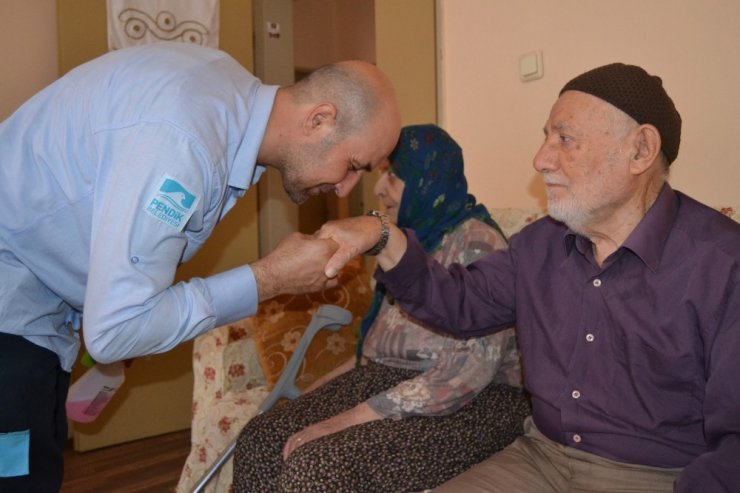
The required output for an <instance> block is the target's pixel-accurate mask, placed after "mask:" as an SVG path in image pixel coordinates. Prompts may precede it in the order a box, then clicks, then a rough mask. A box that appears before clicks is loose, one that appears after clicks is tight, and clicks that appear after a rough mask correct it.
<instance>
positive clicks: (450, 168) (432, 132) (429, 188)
mask: <svg viewBox="0 0 740 493" xmlns="http://www.w3.org/2000/svg"><path fill="white" fill-rule="evenodd" d="M388 160H389V161H390V165H391V169H392V170H393V173H394V174H395V175H396V176H398V177H399V178H400V179H401V180H403V182H404V184H405V187H404V190H403V196H402V197H401V204H400V205H399V210H398V227H401V228H410V229H413V230H414V232H415V233H416V237H417V238H418V239H419V241H420V242H421V246H422V247H423V248H424V250H425V251H427V252H432V251H434V250H435V249H436V248H437V247H438V246H439V244H440V243H441V242H442V238H443V237H444V235H445V234H447V233H449V232H450V231H452V230H453V229H455V228H456V227H457V226H458V225H459V224H461V223H463V222H465V221H467V220H468V219H473V218H475V219H478V220H480V221H483V222H485V223H488V224H489V225H491V226H493V227H494V228H496V229H497V230H498V231H499V232H501V229H500V228H499V227H498V225H497V224H496V222H495V221H494V220H493V219H492V218H491V215H490V214H489V213H488V210H487V209H486V207H485V206H484V205H483V204H477V203H476V201H475V197H474V196H472V195H471V194H469V193H468V182H467V180H466V179H465V172H464V168H463V155H462V149H460V146H459V145H457V142H455V140H454V139H453V138H452V137H450V135H449V134H448V133H447V132H445V131H444V130H442V129H441V128H439V127H438V126H436V125H412V126H409V127H404V128H403V129H402V130H401V136H400V138H399V141H398V144H397V146H396V148H395V149H394V150H393V152H392V153H391V155H390V156H389V157H388Z"/></svg>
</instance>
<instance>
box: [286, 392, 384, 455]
mask: <svg viewBox="0 0 740 493" xmlns="http://www.w3.org/2000/svg"><path fill="white" fill-rule="evenodd" d="M376 419H381V416H380V415H379V414H377V413H376V412H375V411H373V410H372V409H370V406H368V405H367V404H366V403H365V402H363V403H362V404H358V405H357V406H355V407H353V408H352V409H350V410H348V411H345V412H343V413H341V414H337V415H336V416H334V417H333V418H329V419H327V420H324V421H320V422H318V423H314V424H312V425H311V426H308V427H306V428H304V429H302V430H301V431H299V432H298V433H294V434H293V435H291V436H290V437H289V438H288V441H287V442H285V447H283V460H287V459H288V456H289V455H290V454H292V453H293V451H294V450H295V449H297V448H298V447H300V446H301V445H305V444H307V443H308V442H310V441H312V440H316V439H317V438H321V437H323V436H326V435H331V434H332V433H337V432H340V431H342V430H344V429H345V428H349V427H350V426H355V425H359V424H362V423H367V422H369V421H375V420H376Z"/></svg>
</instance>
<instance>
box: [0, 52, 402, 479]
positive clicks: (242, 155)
mask: <svg viewBox="0 0 740 493" xmlns="http://www.w3.org/2000/svg"><path fill="white" fill-rule="evenodd" d="M399 132H400V114H399V109H398V105H397V103H396V100H395V96H394V94H393V89H392V87H391V85H390V83H389V81H388V80H387V78H386V77H385V76H384V75H383V74H382V73H381V72H380V71H379V70H378V69H377V68H375V67H374V66H373V65H371V64H368V63H364V62H356V61H355V62H343V63H338V64H335V65H330V66H327V67H323V68H320V69H318V70H317V71H315V72H314V73H313V74H311V75H310V76H309V77H308V78H306V79H304V80H303V81H301V82H299V83H297V84H295V85H293V86H289V87H284V88H278V87H277V86H268V85H264V84H262V83H261V82H260V81H259V80H257V79H256V78H255V77H253V76H252V75H251V74H249V73H248V72H247V71H246V70H244V68H243V67H241V66H239V64H238V63H237V62H236V61H235V60H234V59H232V58H231V57H229V56H228V55H226V54H225V53H223V52H220V51H217V50H211V49H207V48H202V47H198V46H194V45H188V44H184V43H158V44H154V45H148V46H142V47H137V48H130V49H125V50H120V51H115V52H112V53H108V54H106V55H103V56H102V57H100V58H98V59H96V60H93V61H91V62H89V63H87V64H85V65H83V66H80V67H78V68H77V69H75V70H73V71H71V72H70V73H69V74H67V75H66V76H64V77H63V78H61V79H60V80H58V81H57V82H55V83H53V84H52V85H51V86H49V87H47V88H46V89H45V90H43V91H41V92H40V93H39V94H37V95H36V96H34V97H33V98H32V99H31V100H29V101H28V102H27V103H26V104H24V105H23V106H22V107H21V108H20V109H19V110H18V111H17V112H16V113H15V114H13V115H12V116H11V117H10V118H9V119H8V120H6V121H5V122H3V123H2V124H1V125H0V156H2V164H1V165H0V210H2V216H1V217H0V278H1V279H2V284H1V285H0V314H1V318H0V320H1V321H2V325H1V326H0V396H2V404H0V490H1V491H3V492H10V491H24V492H25V491H33V492H47V491H58V490H59V487H60V485H61V480H62V460H61V459H62V447H63V445H64V443H65V442H66V439H67V427H66V417H65V413H64V407H65V406H64V403H65V398H66V393H67V384H68V381H69V371H70V369H71V367H72V364H73V362H74V360H75V357H76V355H77V351H78V347H79V336H78V334H77V332H76V330H77V329H79V327H80V319H81V317H83V316H84V319H85V328H84V336H85V343H86V346H87V349H88V350H89V351H90V353H91V354H92V356H93V357H94V358H95V359H96V360H98V361H101V362H109V361H115V360H121V359H125V358H131V357H135V356H140V355H144V354H151V353H159V352H163V351H167V350H168V349H170V348H172V347H174V346H175V345H176V344H178V343H180V342H182V341H185V340H187V339H191V338H193V337H196V336H198V335H199V334H202V333H203V332H205V331H207V330H209V329H211V328H213V327H215V326H218V325H221V324H224V323H228V322H231V321H234V320H237V319H240V318H243V317H245V316H248V315H251V314H253V313H254V312H255V311H256V309H257V303H258V301H259V300H262V299H266V298H270V297H272V296H273V295H275V294H278V293H280V292H288V291H290V292H301V291H312V290H317V289H320V288H322V287H324V286H327V285H330V284H331V281H330V280H328V279H327V278H326V277H325V276H324V270H323V267H324V264H325V261H326V260H328V258H329V256H330V255H331V254H332V253H333V252H334V250H335V249H336V245H335V244H334V243H333V242H331V241H325V242H321V243H319V242H314V241H312V242H310V244H309V245H308V246H309V247H310V254H309V255H310V257H309V258H310V259H313V262H314V263H313V265H312V264H311V263H310V262H308V263H307V262H303V263H301V265H300V268H298V267H296V264H295V262H296V261H298V260H300V259H299V258H298V257H297V256H296V255H294V254H293V251H292V249H291V248H293V246H292V245H293V243H289V244H284V245H282V246H279V247H278V248H277V249H276V251H275V252H273V253H271V254H270V255H267V256H266V257H265V258H263V259H260V260H258V261H256V262H255V263H253V264H252V265H251V266H250V265H244V266H241V267H239V268H236V269H232V270H230V271H227V272H223V273H220V274H218V275H214V276H210V277H207V278H205V279H192V280H190V281H189V282H181V283H178V284H176V285H174V286H173V285H172V282H173V278H174V275H175V269H176V267H177V265H178V264H179V263H180V262H182V261H185V260H187V259H189V258H191V257H192V256H193V255H194V254H195V252H196V251H197V250H198V249H199V248H200V247H201V245H202V244H203V242H205V240H206V239H207V238H208V237H209V236H210V234H211V232H212V231H213V228H214V227H215V225H216V223H218V222H219V220H220V219H221V218H222V217H223V216H224V215H225V214H226V213H227V211H228V210H229V209H230V208H231V207H232V206H233V205H234V202H235V201H236V200H237V199H238V198H239V197H241V196H242V195H243V194H244V193H245V191H246V190H247V189H248V188H250V187H251V186H252V185H253V184H254V183H255V182H256V181H257V180H258V179H259V177H260V175H261V173H262V171H264V167H266V166H270V167H273V168H275V169H277V170H278V171H279V172H280V173H281V175H282V179H283V183H284V187H285V190H286V191H287V192H288V193H289V194H290V196H291V198H292V199H293V200H294V201H296V202H301V201H303V200H305V199H306V198H307V197H309V196H311V195H315V194H318V193H322V192H328V191H334V192H336V193H337V194H338V195H340V196H345V195H346V194H348V193H349V191H350V189H351V188H352V187H353V186H354V185H355V184H356V183H357V181H358V180H359V178H360V175H361V174H362V172H363V171H366V170H370V169H372V168H373V167H375V166H377V165H378V164H379V163H380V162H381V161H382V160H383V159H384V158H385V157H386V156H387V155H388V154H389V153H390V151H391V150H392V149H393V146H394V145H395V143H396V140H397V139H398V135H399ZM293 239H294V240H295V241H297V242H299V243H301V242H303V244H305V243H306V242H305V241H304V239H303V238H302V237H300V236H296V237H295V238H293Z"/></svg>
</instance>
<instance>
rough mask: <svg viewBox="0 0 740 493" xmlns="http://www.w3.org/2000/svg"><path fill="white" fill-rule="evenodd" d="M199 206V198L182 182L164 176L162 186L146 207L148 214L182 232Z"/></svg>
mask: <svg viewBox="0 0 740 493" xmlns="http://www.w3.org/2000/svg"><path fill="white" fill-rule="evenodd" d="M196 205H198V197H196V196H195V195H193V194H192V193H190V192H189V191H188V190H187V188H185V187H184V186H183V185H182V184H181V183H180V182H178V181H177V180H175V179H174V178H172V177H171V176H169V175H164V179H163V180H162V184H161V185H160V186H159V188H158V189H157V191H156V192H155V193H154V195H153V196H152V198H151V199H150V200H149V202H148V203H147V206H146V209H145V210H146V212H147V213H148V214H150V215H151V216H153V217H154V218H155V219H157V220H159V221H160V222H163V223H165V224H166V225H168V226H172V227H173V228H175V229H177V230H180V231H182V229H183V228H184V227H185V224H187V222H188V220H189V219H190V216H192V215H193V212H195V206H196Z"/></svg>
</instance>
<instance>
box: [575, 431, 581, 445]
mask: <svg viewBox="0 0 740 493" xmlns="http://www.w3.org/2000/svg"><path fill="white" fill-rule="evenodd" d="M573 441H574V442H576V443H581V435H579V434H578V433H576V434H575V435H573Z"/></svg>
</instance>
